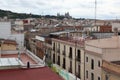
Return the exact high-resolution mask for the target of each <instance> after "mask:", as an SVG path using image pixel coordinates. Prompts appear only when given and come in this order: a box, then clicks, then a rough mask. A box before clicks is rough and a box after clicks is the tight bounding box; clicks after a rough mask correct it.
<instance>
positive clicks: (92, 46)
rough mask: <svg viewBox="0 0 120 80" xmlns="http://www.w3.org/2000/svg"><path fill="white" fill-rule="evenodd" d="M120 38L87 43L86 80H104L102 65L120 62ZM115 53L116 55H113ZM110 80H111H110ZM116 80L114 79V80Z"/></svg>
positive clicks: (115, 37)
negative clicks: (104, 62) (107, 62)
mask: <svg viewBox="0 0 120 80" xmlns="http://www.w3.org/2000/svg"><path fill="white" fill-rule="evenodd" d="M119 42H120V37H119V36H114V37H112V38H106V39H98V40H90V41H86V43H85V80H102V68H101V66H102V63H103V60H105V61H109V62H111V61H118V60H119V56H120V54H119V51H120V46H119ZM113 53H114V54H113ZM108 80H109V79H108ZM112 80H114V79H112Z"/></svg>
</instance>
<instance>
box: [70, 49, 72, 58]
mask: <svg viewBox="0 0 120 80" xmlns="http://www.w3.org/2000/svg"><path fill="white" fill-rule="evenodd" d="M69 51H70V52H69V58H72V47H70V50H69Z"/></svg>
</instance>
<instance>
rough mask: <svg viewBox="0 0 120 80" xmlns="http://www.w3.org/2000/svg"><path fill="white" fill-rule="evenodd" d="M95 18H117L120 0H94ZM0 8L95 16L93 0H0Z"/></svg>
mask: <svg viewBox="0 0 120 80" xmlns="http://www.w3.org/2000/svg"><path fill="white" fill-rule="evenodd" d="M96 1H97V8H96V18H97V19H119V18H120V5H119V4H120V0H96ZM0 9H3V10H10V11H13V12H18V13H32V14H38V15H57V13H60V14H61V15H64V14H65V13H66V12H69V14H70V15H71V16H72V17H74V18H91V19H94V18H95V0H0Z"/></svg>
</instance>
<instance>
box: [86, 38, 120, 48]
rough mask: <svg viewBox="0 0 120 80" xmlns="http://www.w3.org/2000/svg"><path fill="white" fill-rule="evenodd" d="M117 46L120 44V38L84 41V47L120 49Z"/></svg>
mask: <svg viewBox="0 0 120 80" xmlns="http://www.w3.org/2000/svg"><path fill="white" fill-rule="evenodd" d="M119 44H120V36H113V37H112V38H105V39H97V40H88V41H86V45H91V46H94V47H99V48H120V46H119ZM111 45H112V46H111Z"/></svg>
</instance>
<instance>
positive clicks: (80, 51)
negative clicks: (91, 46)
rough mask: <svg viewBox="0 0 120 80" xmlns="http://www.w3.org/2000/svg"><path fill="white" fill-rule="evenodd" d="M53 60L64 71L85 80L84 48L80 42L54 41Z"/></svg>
mask: <svg viewBox="0 0 120 80" xmlns="http://www.w3.org/2000/svg"><path fill="white" fill-rule="evenodd" d="M51 59H52V62H53V63H54V64H57V65H59V67H61V68H62V69H64V70H66V71H68V72H70V73H72V74H74V75H75V74H76V76H77V77H78V78H80V79H81V80H84V47H83V44H82V42H81V44H80V41H75V40H70V39H61V38H60V39H55V38H54V39H52V53H51Z"/></svg>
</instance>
